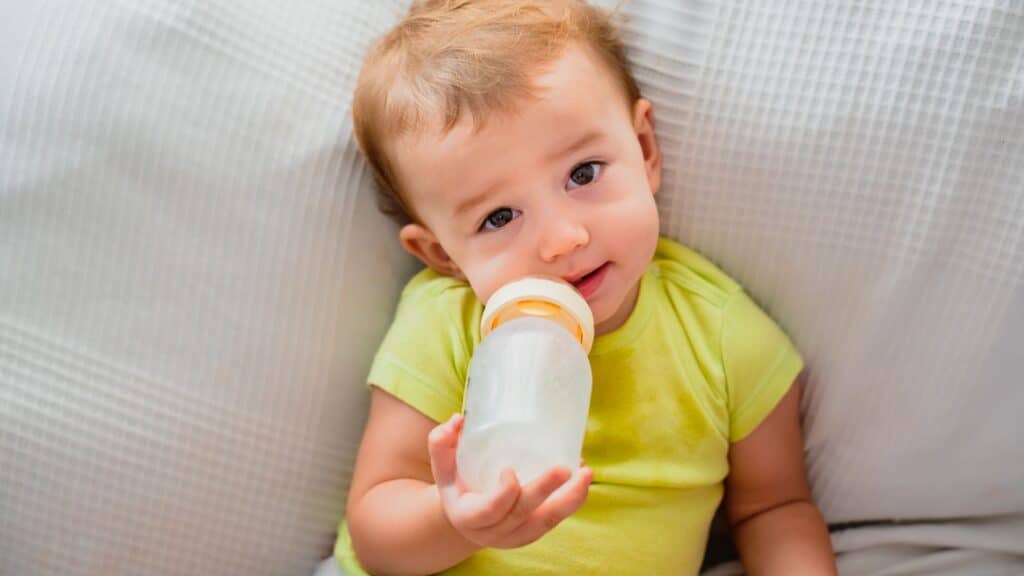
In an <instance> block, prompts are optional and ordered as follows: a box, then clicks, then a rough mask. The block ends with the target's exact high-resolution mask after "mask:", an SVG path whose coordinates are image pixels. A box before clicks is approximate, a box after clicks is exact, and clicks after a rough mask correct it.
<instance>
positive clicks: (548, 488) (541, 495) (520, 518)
mask: <svg viewBox="0 0 1024 576" xmlns="http://www.w3.org/2000/svg"><path fill="white" fill-rule="evenodd" d="M570 476H571V472H570V471H569V469H568V468H563V467H557V468H552V469H550V470H548V471H547V472H545V473H543V474H541V475H540V477H539V478H537V479H536V480H534V481H533V482H530V483H529V484H527V485H526V486H523V491H522V494H520V496H519V501H518V502H516V505H515V507H514V508H512V512H511V513H509V515H508V516H509V518H508V520H507V522H508V523H509V524H510V527H512V528H514V527H516V526H519V525H520V524H522V523H523V522H525V521H526V519H527V518H528V517H529V516H530V513H531V512H533V511H534V510H535V509H536V508H537V507H538V506H540V505H541V503H542V502H544V500H546V499H547V497H548V496H550V495H551V493H552V492H554V491H555V490H557V489H558V487H559V486H561V485H562V484H565V481H566V480H568V479H569V478H570Z"/></svg>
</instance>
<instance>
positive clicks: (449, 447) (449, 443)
mask: <svg viewBox="0 0 1024 576" xmlns="http://www.w3.org/2000/svg"><path fill="white" fill-rule="evenodd" d="M461 423H462V415H461V414H453V415H452V417H451V418H449V419H448V421H447V422H445V423H444V424H439V425H437V426H435V427H434V429H433V430H431V431H430V434H429V435H428V436H427V450H428V451H429V452H430V470H431V472H432V473H433V475H434V482H435V483H436V484H437V487H438V488H439V489H442V490H445V489H448V488H450V487H454V486H455V479H456V472H455V449H456V447H457V446H458V443H459V428H460V427H461Z"/></svg>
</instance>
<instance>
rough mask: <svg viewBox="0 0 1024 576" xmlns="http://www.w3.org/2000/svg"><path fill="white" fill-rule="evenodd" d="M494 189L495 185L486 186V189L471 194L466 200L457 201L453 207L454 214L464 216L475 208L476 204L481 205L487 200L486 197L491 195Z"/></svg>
mask: <svg viewBox="0 0 1024 576" xmlns="http://www.w3.org/2000/svg"><path fill="white" fill-rule="evenodd" d="M495 187H497V184H493V185H491V186H488V187H487V188H484V189H483V190H481V191H480V192H478V193H476V194H473V195H471V196H469V197H467V198H463V199H462V200H460V201H459V203H458V204H456V205H455V213H456V214H465V213H467V212H469V211H470V210H472V209H474V208H476V207H477V205H478V204H482V203H483V202H484V201H485V200H487V197H488V196H490V195H491V192H492V191H493V190H494V188H495Z"/></svg>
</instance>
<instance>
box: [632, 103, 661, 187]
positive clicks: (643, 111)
mask: <svg viewBox="0 0 1024 576" xmlns="http://www.w3.org/2000/svg"><path fill="white" fill-rule="evenodd" d="M633 129H634V130H635V131H636V137H637V140H639V142H640V150H641V152H643V155H644V168H645V169H646V171H647V183H648V184H649V185H650V187H651V194H657V193H658V189H659V188H661V150H660V149H659V148H658V140H657V138H655V136H654V105H653V104H651V101H650V100H648V99H646V98H638V99H637V101H636V102H635V103H634V104H633Z"/></svg>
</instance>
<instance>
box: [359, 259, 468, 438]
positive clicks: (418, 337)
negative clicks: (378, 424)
mask: <svg viewBox="0 0 1024 576" xmlns="http://www.w3.org/2000/svg"><path fill="white" fill-rule="evenodd" d="M480 313H481V306H480V304H479V301H478V300H477V299H476V297H475V296H474V295H473V292H472V290H471V289H470V288H469V287H468V286H466V285H462V284H453V281H452V280H451V279H446V278H443V277H436V276H434V277H431V276H429V275H424V274H421V275H419V276H417V277H416V278H414V279H413V280H412V281H411V282H410V283H409V285H408V286H407V287H406V289H405V290H404V291H403V293H402V298H401V300H400V301H399V304H398V309H397V311H396V312H395V319H394V320H393V321H392V324H391V327H390V328H389V329H388V332H387V334H386V335H385V336H384V341H383V342H382V343H381V346H380V348H379V349H378V351H377V354H376V356H375V357H374V360H373V364H372V365H371V367H370V374H369V376H368V377H367V382H368V384H369V385H370V386H376V387H378V388H380V389H381V390H384V391H385V392H388V393H389V394H391V395H393V396H395V397H396V398H398V399H399V400H401V401H403V402H405V403H406V404H408V405H410V406H412V407H413V408H415V409H416V410H419V411H420V412H422V413H423V414H425V415H426V416H427V417H429V418H431V419H432V420H434V421H435V422H444V421H445V420H447V419H448V418H449V417H450V416H451V415H452V414H454V413H456V412H459V411H461V409H462V396H463V391H464V385H465V381H466V372H467V368H468V366H469V358H470V356H471V355H472V349H473V347H474V346H473V342H474V339H475V338H476V337H475V334H476V333H478V332H479V330H478V329H477V328H475V326H476V325H477V324H479V321H480ZM477 339H478V338H477Z"/></svg>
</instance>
